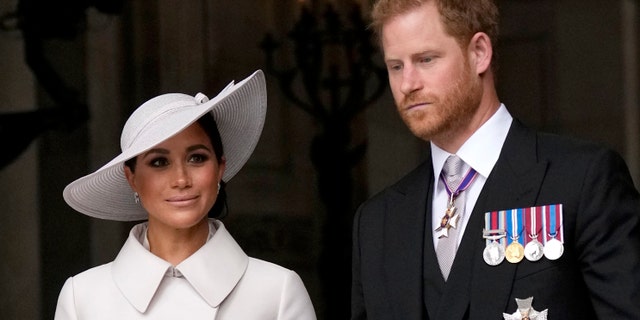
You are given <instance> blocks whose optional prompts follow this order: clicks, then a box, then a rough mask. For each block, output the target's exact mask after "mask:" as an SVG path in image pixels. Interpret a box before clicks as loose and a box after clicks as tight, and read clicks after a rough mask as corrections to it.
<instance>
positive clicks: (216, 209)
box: [124, 112, 228, 219]
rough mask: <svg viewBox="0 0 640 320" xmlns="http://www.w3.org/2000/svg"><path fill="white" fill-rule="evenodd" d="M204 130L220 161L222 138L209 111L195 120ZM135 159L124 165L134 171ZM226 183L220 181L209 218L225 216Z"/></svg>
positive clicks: (222, 151) (222, 154) (226, 210)
mask: <svg viewBox="0 0 640 320" xmlns="http://www.w3.org/2000/svg"><path fill="white" fill-rule="evenodd" d="M197 122H198V123H199V124H200V126H201V127H202V129H203V130H204V132H205V133H206V134H207V136H208V137H209V140H211V146H212V147H213V151H214V152H215V154H216V159H217V160H218V163H222V157H223V156H224V149H223V147H222V138H221V137H220V131H218V125H217V124H216V120H215V119H214V118H213V115H212V114H211V112H207V113H206V114H204V115H203V116H202V117H200V119H198V121H197ZM136 160H137V156H136V157H133V158H131V159H129V160H127V161H125V162H124V165H125V166H127V167H129V169H130V170H131V172H135V168H136ZM226 185H227V183H226V182H224V181H220V189H219V190H218V198H217V199H216V202H215V203H214V204H213V207H211V210H209V217H210V218H217V219H222V218H224V217H226V216H227V212H228V208H227V192H226Z"/></svg>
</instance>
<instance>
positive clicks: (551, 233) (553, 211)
mask: <svg viewBox="0 0 640 320" xmlns="http://www.w3.org/2000/svg"><path fill="white" fill-rule="evenodd" d="M545 209H546V214H545V218H546V220H547V221H546V223H545V226H546V229H547V230H546V231H547V232H546V235H545V239H546V240H547V241H549V240H551V239H553V238H555V239H557V240H559V241H560V242H564V240H563V234H562V233H563V232H562V204H552V205H548V206H545Z"/></svg>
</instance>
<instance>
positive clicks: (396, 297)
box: [383, 157, 433, 320]
mask: <svg viewBox="0 0 640 320" xmlns="http://www.w3.org/2000/svg"><path fill="white" fill-rule="evenodd" d="M429 158H430V157H429ZM432 168H433V166H432V165H431V162H430V161H426V162H425V163H423V164H422V165H421V166H419V167H418V168H417V169H416V170H415V171H414V172H413V173H412V174H410V175H408V176H407V178H405V180H403V181H401V182H400V183H398V184H397V185H396V186H394V187H393V188H392V191H393V192H395V193H393V194H392V195H391V198H390V200H389V201H388V202H387V206H388V207H387V208H386V216H385V219H386V221H385V223H386V227H385V234H384V235H383V236H384V239H385V248H384V257H385V263H384V267H385V276H386V279H385V284H386V288H387V290H389V292H388V293H389V294H388V297H390V299H392V300H393V301H391V303H392V305H393V308H394V314H395V318H396V319H403V320H412V319H415V320H421V319H422V317H423V316H422V313H423V310H424V307H423V300H422V256H423V243H424V226H425V221H426V220H425V212H426V211H427V204H428V203H431V192H430V190H431V185H432V184H433V172H432V171H433V169H432ZM429 219H430V218H429Z"/></svg>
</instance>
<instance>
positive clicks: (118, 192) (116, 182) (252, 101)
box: [63, 70, 267, 221]
mask: <svg viewBox="0 0 640 320" xmlns="http://www.w3.org/2000/svg"><path fill="white" fill-rule="evenodd" d="M185 96H186V95H185ZM190 98H191V99H193V97H190ZM266 111H267V92H266V84H265V79H264V74H263V72H262V71H261V70H258V71H256V72H254V73H253V74H252V75H250V76H249V77H247V78H246V79H244V80H242V81H240V82H238V83H237V84H230V85H229V86H228V87H227V88H225V89H224V90H223V91H222V92H221V93H220V94H218V95H217V96H216V97H214V98H213V99H211V100H209V101H208V102H205V103H202V104H195V103H194V104H193V105H189V106H184V107H181V108H175V109H172V110H171V112H165V113H163V114H161V115H157V117H154V118H153V119H151V120H148V121H147V122H146V123H145V126H144V128H143V129H141V130H139V132H137V135H136V137H135V138H134V139H133V141H134V142H133V143H132V144H131V145H130V146H122V149H123V151H122V153H121V154H120V155H118V156H117V157H115V158H114V159H113V160H111V161H109V163H107V164H105V165H104V166H102V167H101V168H100V169H98V170H96V171H95V172H93V173H91V174H88V175H86V176H84V177H81V178H79V179H77V180H75V181H73V182H71V183H70V184H69V185H67V187H66V188H65V189H64V191H63V197H64V200H65V201H66V202H67V204H69V206H71V207H72V208H73V209H75V210H77V211H79V212H81V213H83V214H86V215H88V216H91V217H95V218H100V219H107V220H115V221H138V220H145V219H147V218H148V214H147V212H146V211H145V210H144V208H143V207H142V206H141V205H140V204H138V203H135V201H134V196H133V190H132V189H131V187H130V186H129V184H128V182H127V179H126V177H125V174H124V162H125V161H127V160H129V159H131V158H134V157H136V156H137V155H139V154H141V153H143V152H145V151H147V150H149V149H151V148H152V147H154V146H156V145H158V144H159V143H162V142H163V141H165V140H167V139H169V138H171V137H173V136H174V135H176V134H178V133H179V132H181V131H182V130H184V129H185V128H187V127H188V126H190V125H191V124H193V123H194V122H196V121H197V120H198V119H199V118H200V117H202V116H203V115H204V114H206V113H207V112H211V114H212V115H213V117H214V119H215V121H216V124H217V126H218V131H219V132H220V137H221V139H222V145H223V148H224V156H225V158H226V166H225V172H224V174H223V177H222V179H223V180H224V181H225V182H228V181H229V180H230V179H231V178H233V176H235V175H236V173H238V171H240V169H241V168H242V167H243V166H244V164H245V163H246V162H247V160H249V157H250V156H251V154H252V153H253V150H254V149H255V147H256V145H257V144H258V140H259V139H260V135H261V133H262V128H263V126H264V121H265V117H266ZM168 118H170V119H171V121H166V120H167V119H168Z"/></svg>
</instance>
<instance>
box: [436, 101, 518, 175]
mask: <svg viewBox="0 0 640 320" xmlns="http://www.w3.org/2000/svg"><path fill="white" fill-rule="evenodd" d="M512 121H513V118H512V117H511V114H509V111H508V110H507V108H506V107H505V106H504V104H500V107H499V108H498V110H497V111H496V112H495V113H494V114H493V115H492V116H491V118H489V120H487V122H485V123H484V124H483V125H482V126H481V127H480V128H478V130H476V132H474V133H473V134H472V135H471V137H469V139H467V141H465V142H464V144H463V145H462V146H461V147H460V149H459V150H458V152H457V153H456V155H458V157H460V159H462V160H463V161H464V162H465V163H466V164H467V165H469V166H471V167H472V168H473V169H474V170H476V171H477V172H478V173H479V174H480V175H481V176H483V177H485V178H487V177H488V176H489V174H490V173H491V170H493V166H495V164H496V162H498V157H499V156H500V151H501V150H502V145H503V144H504V141H505V139H506V138H507V134H508V132H509V128H510V127H511V122H512ZM449 155H451V154H450V153H448V152H446V151H444V150H442V149H440V148H439V147H438V146H436V145H435V144H433V143H431V160H432V164H433V172H434V173H435V178H436V181H437V179H438V176H439V173H440V171H441V170H442V167H443V166H444V162H445V161H446V160H447V158H448V157H449Z"/></svg>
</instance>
